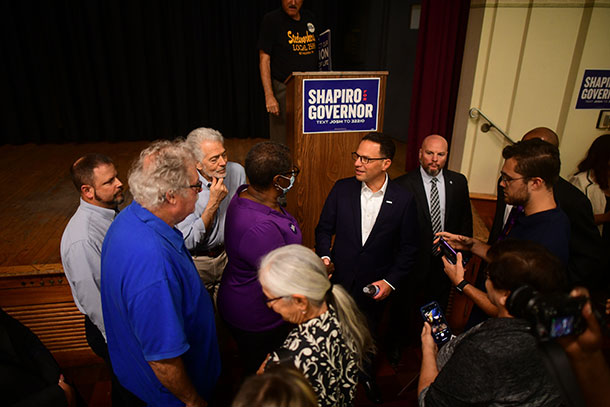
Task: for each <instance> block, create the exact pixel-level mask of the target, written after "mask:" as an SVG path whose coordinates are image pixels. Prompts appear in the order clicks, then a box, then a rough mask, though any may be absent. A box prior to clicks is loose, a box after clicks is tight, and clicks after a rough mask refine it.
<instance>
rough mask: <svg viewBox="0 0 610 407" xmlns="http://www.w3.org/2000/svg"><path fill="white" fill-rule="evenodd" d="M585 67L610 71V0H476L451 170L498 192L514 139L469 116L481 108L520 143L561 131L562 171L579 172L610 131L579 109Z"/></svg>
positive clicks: (476, 187)
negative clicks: (536, 132) (536, 133)
mask: <svg viewBox="0 0 610 407" xmlns="http://www.w3.org/2000/svg"><path fill="white" fill-rule="evenodd" d="M585 69H610V0H602V1H599V0H598V1H568V0H563V1H558V0H555V1H540V0H534V1H516V0H513V1H511V0H500V1H485V0H473V1H472V3H471V9H470V19H469V23H468V32H467V36H466V49H465V52H464V63H463V66H462V76H461V81H460V91H459V94H458V102H457V110H456V116H455V125H454V133H453V141H452V145H451V158H450V161H449V168H451V169H454V170H457V171H460V172H462V173H463V174H464V175H466V177H467V178H468V180H469V184H470V191H471V192H473V193H483V194H495V190H496V182H497V179H498V176H499V171H500V168H501V166H502V158H501V155H502V154H501V153H502V148H503V147H504V146H505V145H506V141H505V140H504V139H503V137H502V136H501V135H500V133H498V132H497V131H496V130H495V129H492V130H491V131H489V132H487V133H484V132H482V131H481V129H480V126H481V124H482V123H484V120H483V119H472V118H470V117H469V115H468V111H469V109H470V108H471V107H477V108H479V109H480V110H481V111H482V112H483V113H484V114H485V115H486V116H487V117H489V118H490V119H491V120H492V121H493V122H494V123H495V124H496V125H497V126H498V127H499V128H501V129H502V130H504V131H505V132H506V133H508V135H509V137H511V138H512V139H513V140H519V139H520V138H521V136H522V135H523V134H524V133H525V132H527V131H528V130H530V129H532V128H534V127H539V126H545V127H549V128H551V129H554V130H556V131H557V133H558V135H559V137H560V151H561V158H562V170H561V174H562V176H564V177H565V176H567V175H568V174H571V173H573V172H574V170H575V169H576V165H577V164H578V162H579V161H580V160H581V159H582V158H583V157H584V154H585V153H586V151H587V149H588V147H589V146H590V144H591V142H592V141H593V140H594V139H595V138H596V137H597V136H599V135H600V134H603V133H604V132H603V131H602V130H597V129H596V128H595V125H596V123H597V118H598V115H599V110H595V109H586V110H581V109H579V110H576V109H575V106H576V100H577V96H578V91H579V89H580V84H581V81H582V77H583V74H584V71H585ZM606 132H607V131H606Z"/></svg>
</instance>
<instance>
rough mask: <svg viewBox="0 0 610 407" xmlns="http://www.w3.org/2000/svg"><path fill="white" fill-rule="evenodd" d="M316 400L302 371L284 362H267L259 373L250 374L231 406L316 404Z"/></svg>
mask: <svg viewBox="0 0 610 407" xmlns="http://www.w3.org/2000/svg"><path fill="white" fill-rule="evenodd" d="M317 406H318V400H317V397H316V394H315V393H314V391H313V389H312V388H311V384H310V383H309V381H307V379H306V378H305V376H303V374H302V373H301V372H300V371H298V370H297V369H295V368H293V367H289V366H286V365H269V366H268V367H267V368H266V369H265V373H263V374H262V375H260V376H256V375H254V376H250V377H249V378H248V379H246V381H245V382H244V384H243V385H242V386H241V388H240V389H239V392H238V393H237V396H235V400H233V404H232V407H317Z"/></svg>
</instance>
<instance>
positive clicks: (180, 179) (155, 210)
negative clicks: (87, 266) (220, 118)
mask: <svg viewBox="0 0 610 407" xmlns="http://www.w3.org/2000/svg"><path fill="white" fill-rule="evenodd" d="M129 187H130V189H131V191H132V193H133V196H134V202H133V203H132V204H131V205H129V206H128V207H127V208H125V209H124V210H123V211H122V212H121V213H120V214H119V216H117V218H116V219H115V221H114V222H113V223H112V225H111V227H110V228H109V230H108V233H107V234H106V239H105V240H104V244H103V247H102V279H101V285H102V287H101V291H102V310H103V314H104V324H105V327H106V335H107V338H108V350H109V353H110V358H111V360H112V366H113V367H114V369H115V373H116V375H117V377H118V378H119V381H120V382H121V384H122V385H123V386H125V387H126V388H127V389H129V390H130V391H131V392H133V393H134V394H135V395H137V396H138V397H139V398H140V399H142V400H143V401H144V402H146V403H147V405H150V406H183V405H187V406H205V405H207V401H208V400H209V399H210V397H211V396H212V390H213V388H214V385H215V383H216V381H217V379H218V376H219V374H220V355H219V352H218V343H217V339H216V326H215V322H214V309H213V306H212V301H211V300H210V296H209V295H208V293H207V291H206V290H205V288H204V286H203V284H202V283H201V280H200V278H199V275H198V273H197V270H196V269H195V266H194V265H193V261H192V259H191V256H190V254H189V252H188V250H187V249H186V247H185V246H184V240H183V236H182V233H180V231H179V230H178V229H176V227H175V226H176V224H178V223H179V222H180V221H182V220H183V219H184V218H185V217H186V216H187V215H189V214H191V213H192V212H193V211H194V209H195V202H196V201H197V195H198V193H199V192H200V191H201V188H202V186H201V181H200V180H199V177H198V174H197V171H196V167H195V158H194V157H193V155H192V153H191V152H190V150H189V149H188V147H187V146H186V145H185V144H184V143H183V142H181V143H175V142H169V141H161V142H156V143H153V144H152V145H151V146H150V147H148V148H147V149H145V150H144V151H142V153H141V154H140V157H139V159H138V160H137V161H136V162H135V163H134V164H133V166H132V168H131V170H130V173H129Z"/></svg>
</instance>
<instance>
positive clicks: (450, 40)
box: [405, 0, 470, 171]
mask: <svg viewBox="0 0 610 407" xmlns="http://www.w3.org/2000/svg"><path fill="white" fill-rule="evenodd" d="M469 10H470V0H451V1H447V0H424V1H423V2H422V9H421V18H420V23H419V37H418V39H417V56H416V59H415V72H414V75H413V93H412V95H411V113H410V119H409V133H408V136H407V157H406V168H405V169H406V170H407V171H411V170H413V169H415V168H416V167H417V165H418V164H419V161H418V151H419V147H420V145H421V142H422V140H423V139H424V138H425V137H426V136H428V135H430V134H440V135H441V136H443V137H445V138H446V139H447V141H448V142H449V144H451V134H452V131H453V118H454V115H455V104H456V99H457V93H458V87H459V82H460V71H461V67H462V55H463V53H464V40H465V38H466V27H467V24H468V13H469Z"/></svg>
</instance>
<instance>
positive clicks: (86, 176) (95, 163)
mask: <svg viewBox="0 0 610 407" xmlns="http://www.w3.org/2000/svg"><path fill="white" fill-rule="evenodd" d="M104 164H106V165H110V164H113V165H114V162H113V161H112V159H111V158H110V157H108V156H107V155H104V154H100V153H91V154H87V155H84V156H82V157H81V158H79V159H78V160H76V161H75V162H74V164H72V165H71V166H70V176H71V177H72V182H73V183H74V186H75V187H76V190H77V191H78V192H80V187H82V186H83V185H93V170H94V169H96V168H97V167H99V166H100V165H104Z"/></svg>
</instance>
